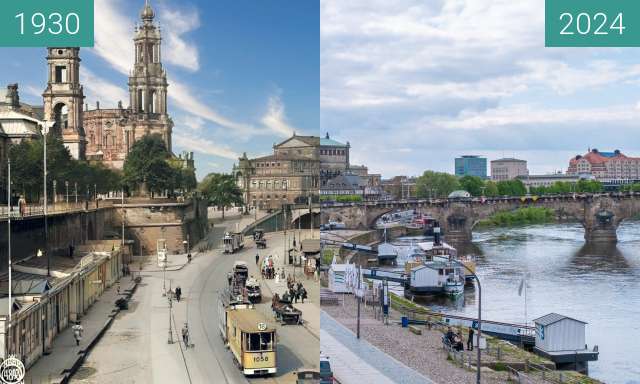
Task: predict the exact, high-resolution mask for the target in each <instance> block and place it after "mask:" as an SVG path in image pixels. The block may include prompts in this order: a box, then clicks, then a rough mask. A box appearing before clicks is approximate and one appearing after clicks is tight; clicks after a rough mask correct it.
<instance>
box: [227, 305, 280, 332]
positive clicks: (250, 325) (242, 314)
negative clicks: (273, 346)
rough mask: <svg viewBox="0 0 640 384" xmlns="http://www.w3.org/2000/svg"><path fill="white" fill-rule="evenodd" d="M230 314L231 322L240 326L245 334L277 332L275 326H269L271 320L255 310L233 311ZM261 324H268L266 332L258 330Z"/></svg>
mask: <svg viewBox="0 0 640 384" xmlns="http://www.w3.org/2000/svg"><path fill="white" fill-rule="evenodd" d="M228 313H229V320H230V321H233V322H234V323H236V324H238V328H240V330H241V331H243V332H250V333H256V332H275V330H276V329H275V328H274V327H273V325H271V324H269V319H267V317H266V316H265V315H263V314H262V313H261V312H260V311H258V310H256V309H254V308H251V309H248V308H243V309H231V310H229V312H228ZM260 323H263V324H266V326H267V328H266V329H264V330H260V329H258V324H260Z"/></svg>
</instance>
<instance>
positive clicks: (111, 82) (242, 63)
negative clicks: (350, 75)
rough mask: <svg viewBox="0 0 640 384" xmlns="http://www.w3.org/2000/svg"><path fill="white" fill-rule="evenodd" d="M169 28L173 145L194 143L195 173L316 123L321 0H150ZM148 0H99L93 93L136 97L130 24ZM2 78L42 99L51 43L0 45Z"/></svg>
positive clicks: (85, 77) (166, 47)
mask: <svg viewBox="0 0 640 384" xmlns="http://www.w3.org/2000/svg"><path fill="white" fill-rule="evenodd" d="M151 4H152V5H153V7H154V9H155V10H156V20H157V21H158V22H159V23H160V25H161V28H162V33H163V39H164V41H163V61H164V65H165V68H166V69H167V72H168V78H169V110H170V114H171V116H172V118H173V120H174V122H175V128H174V131H173V132H174V133H173V143H174V152H176V153H180V152H181V151H182V150H185V149H186V150H189V151H194V152H195V156H196V166H197V168H198V176H199V177H202V176H204V175H206V174H207V173H208V172H214V171H216V172H220V171H229V170H230V169H231V166H232V164H233V163H234V162H235V161H236V160H237V158H238V156H239V155H241V154H242V152H244V151H246V152H247V153H248V154H249V155H250V156H251V155H262V154H268V153H269V152H270V151H271V147H272V146H273V143H275V142H279V141H281V140H282V139H283V138H285V137H287V136H289V135H291V134H292V133H293V132H294V131H295V132H297V133H301V134H302V133H306V134H316V133H317V132H318V128H319V104H320V102H319V81H320V80H319V60H320V59H319V55H320V52H319V49H320V48H319V30H320V26H319V4H318V2H317V1H297V0H278V1H253V0H216V1H210V0H151ZM143 5H144V0H95V20H96V22H95V38H96V41H95V47H94V48H91V49H82V50H81V57H82V67H81V81H82V83H83V85H84V90H85V95H86V102H88V103H89V104H91V105H94V106H95V103H96V101H97V100H99V101H100V105H101V107H115V106H116V105H117V103H118V100H122V101H123V102H124V105H125V106H127V105H128V104H129V97H128V93H127V92H128V91H127V76H128V73H129V70H130V69H131V67H132V65H133V42H132V38H133V29H134V25H135V23H136V22H138V21H139V14H140V10H141V9H142V7H143ZM0 57H2V60H0V84H1V85H2V87H4V86H5V85H6V84H8V83H15V82H18V83H19V87H20V96H21V100H22V101H24V102H27V103H31V104H40V105H41V104H42V96H41V95H42V92H43V90H44V89H45V87H46V81H47V78H46V73H47V72H46V71H47V70H46V61H45V57H46V51H45V50H44V49H42V48H40V49H33V48H23V49H9V48H0Z"/></svg>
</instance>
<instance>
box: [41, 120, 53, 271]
mask: <svg viewBox="0 0 640 384" xmlns="http://www.w3.org/2000/svg"><path fill="white" fill-rule="evenodd" d="M42 130H43V133H44V135H43V138H44V140H43V142H44V161H43V165H44V172H43V174H44V252H45V253H46V255H47V276H51V257H49V227H48V226H49V223H48V222H47V221H48V220H47V136H48V135H49V123H48V122H46V121H45V122H44V126H43V128H42Z"/></svg>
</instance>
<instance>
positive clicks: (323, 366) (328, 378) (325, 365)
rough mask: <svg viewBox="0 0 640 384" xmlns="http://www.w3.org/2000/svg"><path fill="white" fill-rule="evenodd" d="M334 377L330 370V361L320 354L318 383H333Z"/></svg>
mask: <svg viewBox="0 0 640 384" xmlns="http://www.w3.org/2000/svg"><path fill="white" fill-rule="evenodd" d="M333 383H335V379H334V377H333V371H332V370H331V363H330V362H329V358H328V357H326V356H320V384H333Z"/></svg>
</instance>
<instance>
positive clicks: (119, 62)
mask: <svg viewBox="0 0 640 384" xmlns="http://www.w3.org/2000/svg"><path fill="white" fill-rule="evenodd" d="M95 7H96V15H99V17H96V26H95V40H96V44H95V48H94V49H93V52H94V53H96V54H97V55H98V56H100V57H101V58H103V59H104V60H106V61H107V62H108V63H109V64H110V65H111V66H112V67H113V68H115V69H116V70H118V71H119V72H120V73H122V74H124V75H127V76H128V75H129V71H130V70H131V66H132V65H133V64H132V63H133V42H131V39H132V36H133V26H134V22H133V20H131V19H129V18H127V17H126V16H124V15H123V14H122V13H120V11H119V9H122V8H126V7H125V6H124V2H123V1H122V0H96V2H95ZM178 27H179V28H180V25H178ZM182 29H183V30H184V27H182ZM164 33H165V34H167V33H168V31H167V28H164ZM174 33H175V32H174ZM126 42H131V43H126ZM168 96H169V98H170V99H171V101H172V102H173V103H174V104H175V105H176V106H177V107H178V108H180V109H181V110H184V111H186V112H189V113H191V114H193V115H195V116H199V117H201V118H203V119H205V120H207V121H209V122H212V123H214V124H217V125H220V126H222V127H225V128H231V129H235V130H237V131H239V133H241V134H244V135H252V134H257V133H260V132H261V131H260V130H257V129H255V128H254V127H252V126H250V125H247V124H242V123H238V122H235V121H233V120H231V119H228V118H226V117H224V116H222V115H221V114H219V113H218V112H217V111H216V110H215V109H213V108H211V107H209V106H208V105H206V104H204V103H203V102H202V101H200V100H199V99H198V98H197V97H196V96H195V92H194V91H193V90H192V89H191V88H190V87H189V86H187V85H185V84H182V83H180V82H179V81H177V80H175V79H169V91H168Z"/></svg>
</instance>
